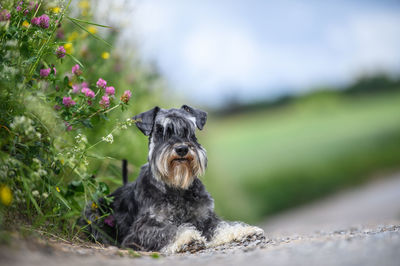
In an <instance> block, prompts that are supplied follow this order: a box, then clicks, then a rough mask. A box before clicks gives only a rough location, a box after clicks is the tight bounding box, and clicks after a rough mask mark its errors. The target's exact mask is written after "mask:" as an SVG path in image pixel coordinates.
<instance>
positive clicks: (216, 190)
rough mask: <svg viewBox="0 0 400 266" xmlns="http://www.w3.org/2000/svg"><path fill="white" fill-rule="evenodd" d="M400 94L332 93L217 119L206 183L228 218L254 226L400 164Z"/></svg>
mask: <svg viewBox="0 0 400 266" xmlns="http://www.w3.org/2000/svg"><path fill="white" fill-rule="evenodd" d="M399 121H400V93H399V92H395V93H390V94H379V95H373V96H363V97H349V96H347V97H346V96H342V95H341V94H339V93H326V94H321V95H317V96H312V97H305V98H302V99H300V100H298V101H296V102H295V103H294V104H291V105H289V106H286V107H281V108H279V109H274V110H265V111H258V112H253V113H245V114H239V115H234V116H231V117H227V118H215V119H213V117H212V116H211V117H210V121H209V124H208V129H207V130H206V132H205V133H203V134H202V135H201V138H200V140H201V141H202V143H203V144H204V146H205V147H206V149H207V150H208V156H209V170H208V173H207V174H206V177H205V178H204V181H205V183H206V185H207V187H208V189H209V190H210V192H211V194H212V195H213V196H214V198H215V200H216V209H217V212H219V213H220V214H221V215H222V216H223V217H225V218H228V219H240V220H244V221H248V222H255V221H259V220H260V219H261V218H262V217H264V216H266V215H270V214H272V213H275V212H278V211H281V210H283V209H287V208H290V207H294V206H296V205H298V204H301V203H304V202H307V201H310V200H312V199H315V198H318V197H321V196H324V195H326V194H328V193H331V192H334V191H337V190H339V189H341V188H344V187H346V186H349V185H354V184H357V183H359V182H362V181H364V180H366V179H367V178H368V177H370V176H371V174H372V173H374V172H376V171H379V170H381V169H389V168H395V167H398V166H399V165H400V123H399Z"/></svg>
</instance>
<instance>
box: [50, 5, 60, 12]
mask: <svg viewBox="0 0 400 266" xmlns="http://www.w3.org/2000/svg"><path fill="white" fill-rule="evenodd" d="M60 10H61V8H59V7H58V6H56V7H53V8H52V9H51V11H52V12H53V13H55V14H58V13H60Z"/></svg>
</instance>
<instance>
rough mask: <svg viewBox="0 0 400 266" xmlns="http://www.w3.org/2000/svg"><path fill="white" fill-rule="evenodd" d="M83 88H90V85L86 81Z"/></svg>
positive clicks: (82, 84)
mask: <svg viewBox="0 0 400 266" xmlns="http://www.w3.org/2000/svg"><path fill="white" fill-rule="evenodd" d="M81 87H82V88H89V83H87V82H86V81H84V82H82V83H81Z"/></svg>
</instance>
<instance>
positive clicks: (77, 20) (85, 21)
mask: <svg viewBox="0 0 400 266" xmlns="http://www.w3.org/2000/svg"><path fill="white" fill-rule="evenodd" d="M67 18H68V19H69V20H73V21H76V22H81V23H86V24H89V25H95V26H99V27H103V28H109V29H112V27H110V26H106V25H101V24H97V23H94V22H91V21H87V20H82V19H77V18H72V17H70V16H67Z"/></svg>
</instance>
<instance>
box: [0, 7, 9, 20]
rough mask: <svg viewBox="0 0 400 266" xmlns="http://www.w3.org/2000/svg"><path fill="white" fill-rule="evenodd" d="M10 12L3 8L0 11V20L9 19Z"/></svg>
mask: <svg viewBox="0 0 400 266" xmlns="http://www.w3.org/2000/svg"><path fill="white" fill-rule="evenodd" d="M10 18H11V14H10V12H9V11H8V10H7V9H3V10H1V11H0V21H7V20H10Z"/></svg>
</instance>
